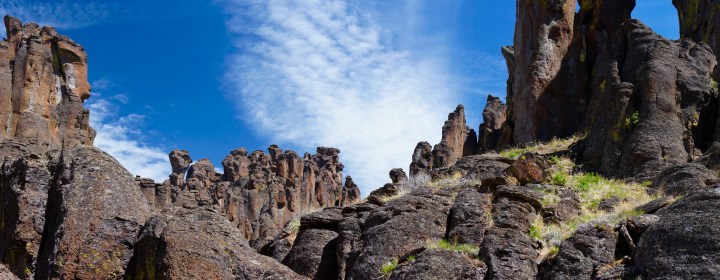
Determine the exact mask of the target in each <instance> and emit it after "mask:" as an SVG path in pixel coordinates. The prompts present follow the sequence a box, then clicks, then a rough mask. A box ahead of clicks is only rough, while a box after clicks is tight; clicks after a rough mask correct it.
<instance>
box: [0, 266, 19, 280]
mask: <svg viewBox="0 0 720 280" xmlns="http://www.w3.org/2000/svg"><path fill="white" fill-rule="evenodd" d="M0 279H5V280H20V278H18V277H17V276H15V274H13V273H12V272H11V271H10V270H9V269H7V268H6V267H5V266H4V265H2V264H0Z"/></svg>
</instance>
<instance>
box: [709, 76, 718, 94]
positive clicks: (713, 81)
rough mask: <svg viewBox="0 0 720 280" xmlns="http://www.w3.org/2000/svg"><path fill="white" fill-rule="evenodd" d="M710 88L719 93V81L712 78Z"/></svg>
mask: <svg viewBox="0 0 720 280" xmlns="http://www.w3.org/2000/svg"><path fill="white" fill-rule="evenodd" d="M710 88H712V90H713V91H715V92H718V91H720V90H719V88H720V85H718V81H716V80H715V79H713V78H710Z"/></svg>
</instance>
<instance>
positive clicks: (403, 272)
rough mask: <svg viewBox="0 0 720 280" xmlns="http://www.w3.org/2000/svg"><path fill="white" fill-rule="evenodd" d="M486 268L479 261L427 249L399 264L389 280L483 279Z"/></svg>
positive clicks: (463, 255) (454, 253)
mask: <svg viewBox="0 0 720 280" xmlns="http://www.w3.org/2000/svg"><path fill="white" fill-rule="evenodd" d="M486 271H487V268H486V267H485V264H483V263H482V262H481V261H480V260H478V259H475V258H473V256H468V255H467V254H462V253H459V252H453V251H448V250H440V249H428V250H424V251H422V252H421V253H420V254H418V255H417V256H416V258H415V260H413V261H411V260H407V261H406V262H404V263H402V264H400V265H399V266H398V267H397V268H396V269H395V270H394V271H393V272H392V274H391V275H390V279H391V280H411V279H428V280H430V279H436V280H443V279H485V273H486Z"/></svg>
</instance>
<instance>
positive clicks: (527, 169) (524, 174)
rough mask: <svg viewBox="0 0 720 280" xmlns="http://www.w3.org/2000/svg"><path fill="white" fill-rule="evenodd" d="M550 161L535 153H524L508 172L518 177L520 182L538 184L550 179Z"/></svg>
mask: <svg viewBox="0 0 720 280" xmlns="http://www.w3.org/2000/svg"><path fill="white" fill-rule="evenodd" d="M549 169H550V162H548V161H547V160H546V159H545V158H543V157H542V156H540V155H538V154H535V153H524V154H522V155H521V156H520V157H519V158H518V159H517V160H515V162H513V164H512V165H510V167H509V168H508V169H507V171H506V173H507V174H508V175H511V176H513V177H515V178H517V179H518V181H519V182H520V184H523V185H525V184H538V183H543V182H545V181H548V180H550V173H549V172H548V170H549Z"/></svg>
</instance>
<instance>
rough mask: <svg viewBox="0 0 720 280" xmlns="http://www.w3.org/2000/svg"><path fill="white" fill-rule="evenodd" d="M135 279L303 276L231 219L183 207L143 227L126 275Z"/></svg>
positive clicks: (297, 277)
mask: <svg viewBox="0 0 720 280" xmlns="http://www.w3.org/2000/svg"><path fill="white" fill-rule="evenodd" d="M126 277H127V278H130V279H247V280H250V279H303V277H301V276H299V275H297V274H295V273H294V272H293V271H291V270H290V269H289V268H287V267H285V266H283V265H281V264H280V263H278V262H277V261H275V260H273V259H272V258H269V257H265V256H262V255H259V254H257V253H255V252H254V251H253V250H252V249H251V248H249V247H248V244H247V241H246V240H245V239H244V238H243V237H242V234H241V232H240V231H238V229H237V228H236V227H233V226H232V225H231V224H230V223H229V222H228V220H227V219H226V218H224V217H222V216H220V215H218V214H217V213H215V212H212V211H207V210H201V209H198V210H188V209H179V210H178V211H176V212H174V213H172V215H167V216H160V217H153V218H151V219H150V220H149V221H148V223H147V225H145V227H144V228H143V230H142V232H141V234H140V236H139V241H138V243H137V244H136V245H135V251H134V255H133V258H132V260H131V262H130V264H129V265H128V270H127V274H126Z"/></svg>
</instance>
